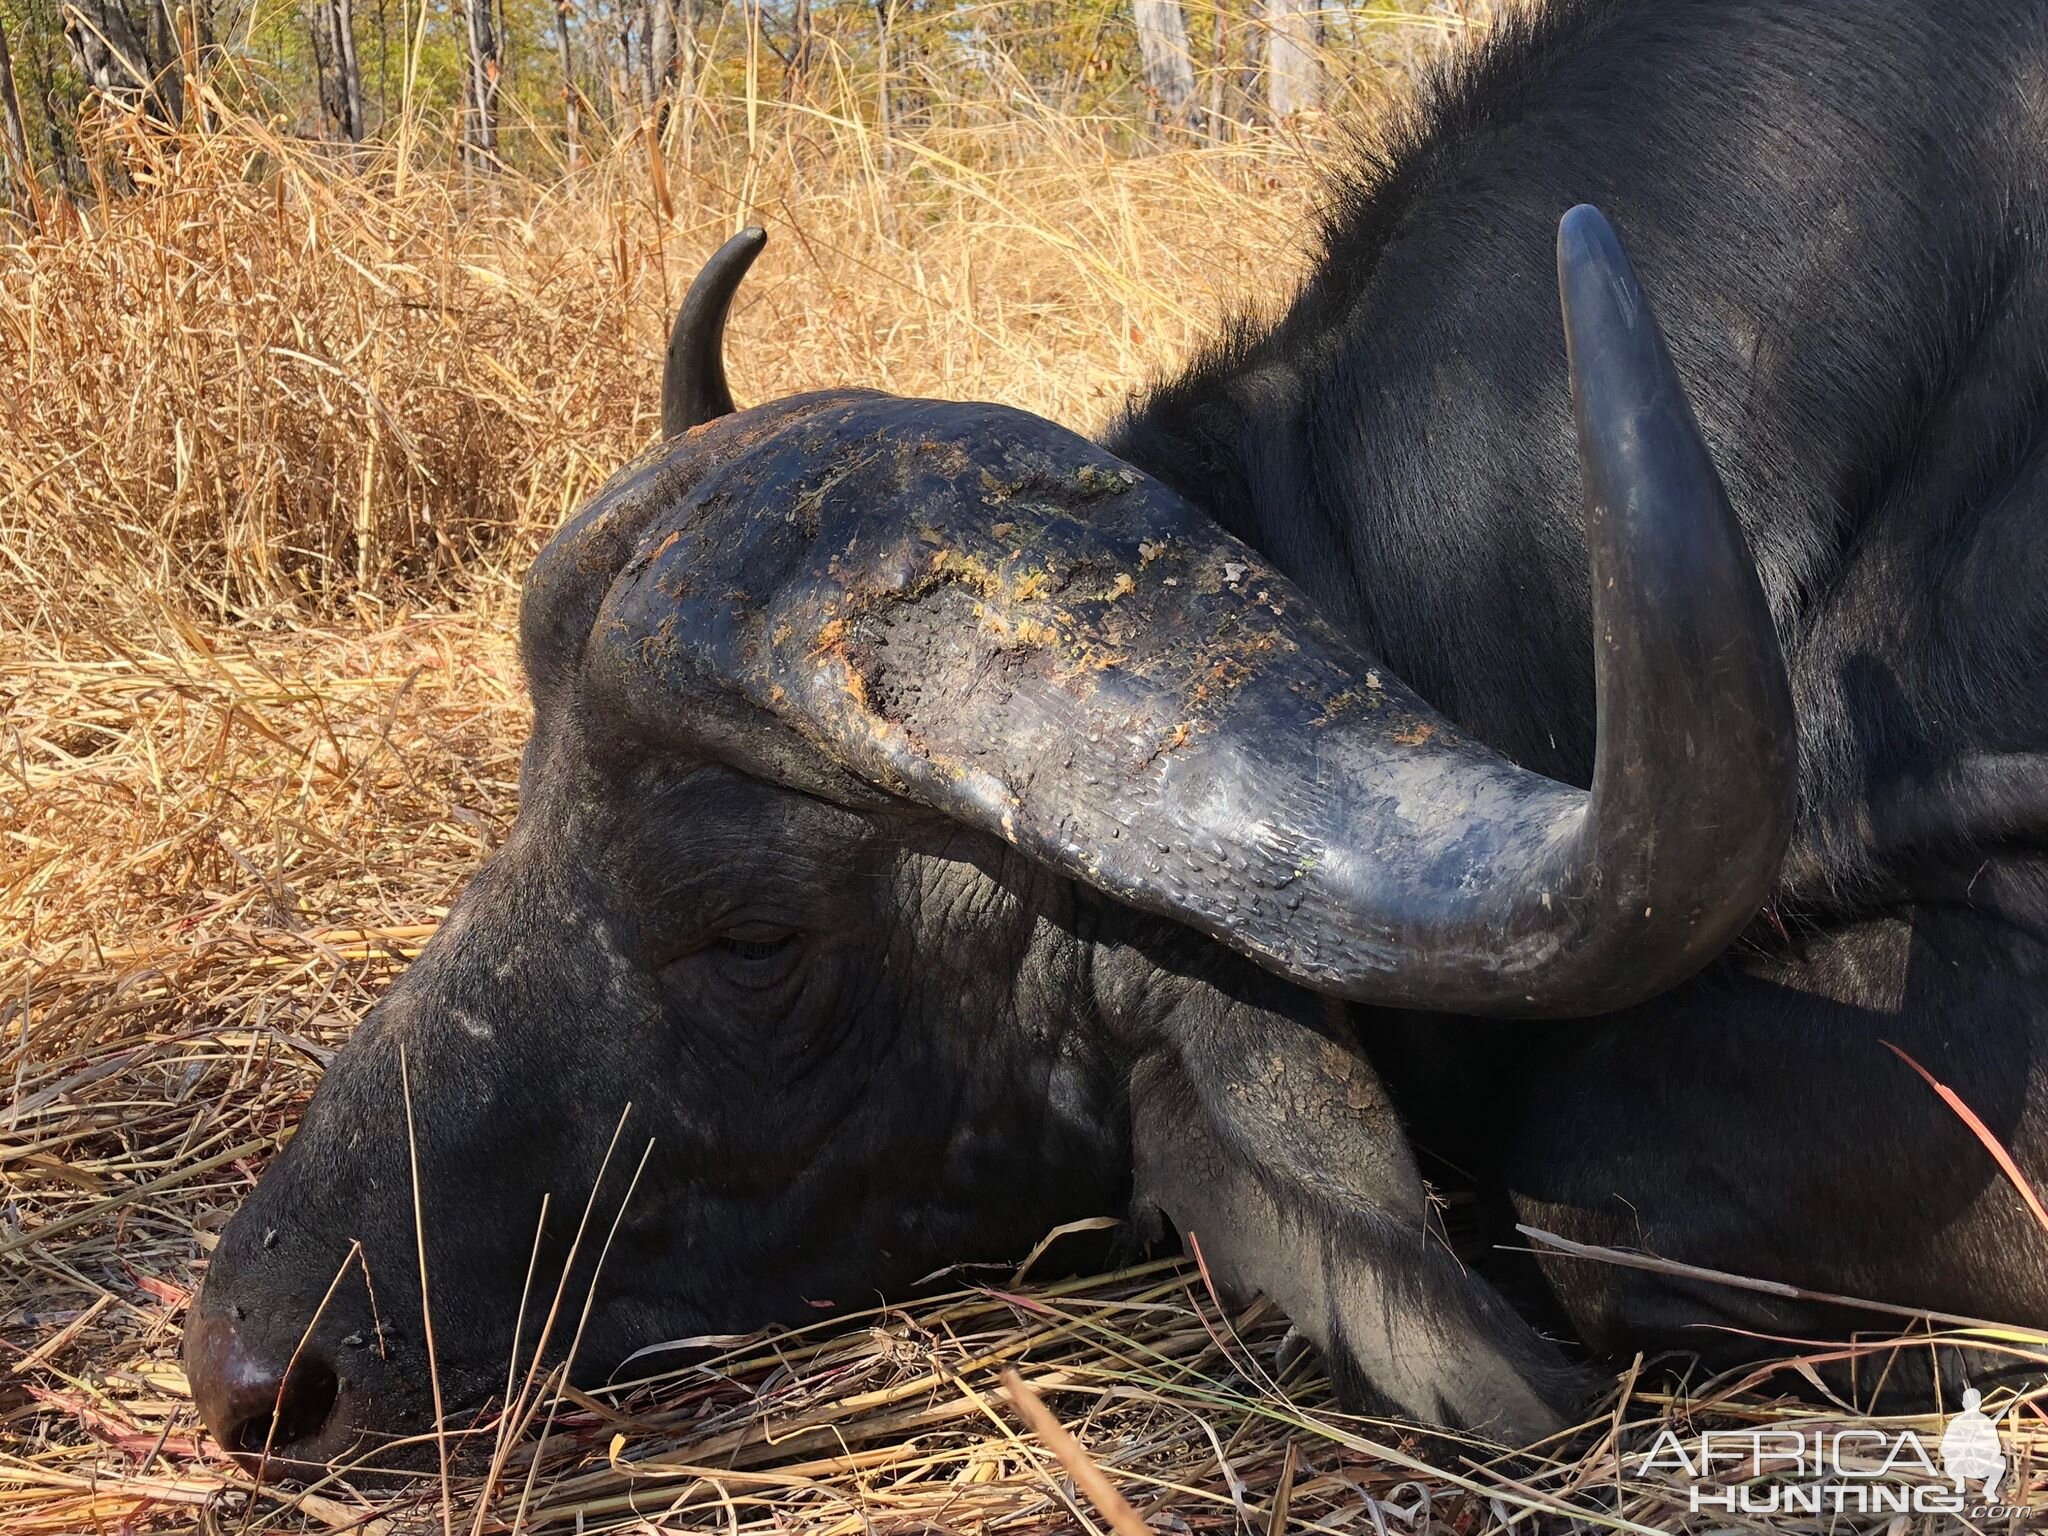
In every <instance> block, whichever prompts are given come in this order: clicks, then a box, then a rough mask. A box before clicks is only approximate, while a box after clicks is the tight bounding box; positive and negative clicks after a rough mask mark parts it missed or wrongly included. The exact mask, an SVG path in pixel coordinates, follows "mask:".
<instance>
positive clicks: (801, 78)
mask: <svg viewBox="0 0 2048 1536" xmlns="http://www.w3.org/2000/svg"><path fill="white" fill-rule="evenodd" d="M790 29H791V32H792V34H793V40H792V42H791V45H790V50H789V68H788V69H787V70H786V71H785V72H784V74H783V76H782V98H783V100H785V101H794V100H796V99H797V98H798V97H800V96H802V95H803V94H804V87H805V86H806V85H807V84H808V83H809V80H810V74H811V44H812V38H813V36H814V33H813V31H812V27H811V0H794V6H793V8H792V11H791V15H790Z"/></svg>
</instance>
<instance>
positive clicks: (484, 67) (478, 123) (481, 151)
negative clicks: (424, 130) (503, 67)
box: [462, 0, 498, 169]
mask: <svg viewBox="0 0 2048 1536" xmlns="http://www.w3.org/2000/svg"><path fill="white" fill-rule="evenodd" d="M462 15H463V19H464V22H465V23H466V25H467V27H468V37H467V43H468V48H469V68H468V75H469V78H468V81H467V82H466V83H467V85H468V95H469V124H468V132H467V134H466V135H465V142H466V143H467V145H468V149H469V155H470V159H471V161H472V162H473V163H474V164H476V165H477V166H479V167H482V168H484V169H493V168H495V167H496V165H497V161H498V29H497V25H496V23H495V21H494V20H493V19H492V15H491V0H462Z"/></svg>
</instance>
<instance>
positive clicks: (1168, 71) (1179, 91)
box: [1131, 0, 1200, 128]
mask: <svg viewBox="0 0 2048 1536" xmlns="http://www.w3.org/2000/svg"><path fill="white" fill-rule="evenodd" d="M1131 13H1132V19H1133V21H1135V22H1136V24H1137V28H1138V57H1139V59H1140V61H1141V66H1142V68H1143V70H1144V77H1145V94H1146V96H1147V97H1148V98H1149V99H1150V101H1151V104H1152V111H1153V113H1154V115H1155V116H1156V117H1157V118H1158V119H1159V120H1160V121H1161V122H1163V123H1166V124H1168V125H1169V126H1171V127H1175V128H1198V127H1200V123H1199V121H1196V120H1193V119H1199V117H1200V112H1199V110H1198V109H1197V108H1196V107H1195V106H1194V95H1195V61H1194V59H1193V58H1192V57H1190V55H1189V53H1188V23H1187V17H1186V16H1184V15H1183V14H1182V13H1181V8H1180V0H1132V5H1131Z"/></svg>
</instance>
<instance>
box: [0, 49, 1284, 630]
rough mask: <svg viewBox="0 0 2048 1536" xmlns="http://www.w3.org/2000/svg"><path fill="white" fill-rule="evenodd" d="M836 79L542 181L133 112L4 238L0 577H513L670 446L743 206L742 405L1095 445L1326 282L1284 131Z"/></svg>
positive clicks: (119, 587) (121, 584) (262, 594)
mask: <svg viewBox="0 0 2048 1536" xmlns="http://www.w3.org/2000/svg"><path fill="white" fill-rule="evenodd" d="M843 84H844V86H845V89H846V91H847V93H848V94H847V98H846V99H844V100H841V101H839V102H836V103H834V102H832V101H830V100H829V99H828V100H826V101H824V102H823V103H820V102H818V101H816V100H815V99H810V100H806V101H805V102H803V103H801V104H798V105H792V104H790V103H786V102H783V101H780V100H773V99H758V98H757V99H742V100H738V101H730V100H719V99H710V100H706V101H704V102H702V103H698V104H697V110H695V111H694V112H692V113H691V114H689V117H688V121H689V122H690V124H691V127H692V132H691V136H690V138H689V140H688V142H687V143H678V142H676V140H677V139H678V137H679V134H678V133H677V132H676V131H675V130H676V129H678V128H679V126H680V125H681V124H682V123H683V122H684V121H685V117H684V114H682V113H680V112H678V113H675V114H673V115H672V116H671V118H670V119H669V122H670V128H671V135H670V142H668V143H667V144H665V145H660V146H655V145H652V144H651V143H650V142H649V141H648V140H647V139H645V138H637V137H636V138H628V139H626V140H625V141H623V142H622V143H620V144H618V145H615V146H614V147H613V148H612V149H611V151H610V152H609V153H608V154H606V155H604V156H603V157H602V158H600V159H598V160H597V161H595V162H594V163H591V164H588V165H586V166H585V167H584V168H583V169H581V170H580V171H579V172H578V173H577V174H575V175H574V176H572V177H566V178H563V179H559V180H555V181H552V182H548V183H545V184H543V183H538V182H535V181H531V180H527V179H524V178H521V177H519V176H517V175H515V174H513V173H511V172H506V173H504V174H503V175H501V176H498V177H494V178H485V177H479V176H463V175H460V174H457V173H454V172H452V171H450V170H449V169H448V168H447V167H446V165H445V163H443V161H444V159H445V156H444V153H443V146H444V144H445V140H443V138H442V136H441V135H440V134H438V133H434V134H429V133H426V132H425V131H424V130H422V132H420V133H418V134H412V133H400V134H398V135H395V136H394V137H393V138H392V139H391V140H390V141H389V142H387V143H385V144H383V145H380V146H376V147H371V148H369V149H366V150H364V151H363V152H361V153H360V154H359V155H357V156H354V157H346V156H343V155H342V154H340V153H338V152H337V151H336V150H335V149H334V147H332V146H327V145H316V144H310V143H305V142H301V141H296V140H291V139H287V138H285V137H282V136H280V135H279V134H278V133H276V132H274V131H272V130H271V128H270V127H269V126H268V125H267V124H265V123H263V122H261V121H258V120H255V119H252V118H249V117H247V116H243V115H239V114H236V113H234V112H232V111H229V110H228V109H227V108H226V106H225V104H224V103H222V102H221V101H220V100H219V99H218V97H216V98H215V108H216V117H215V122H214V125H213V126H211V127H207V126H199V127H195V128H194V129H193V130H192V131H189V132H186V133H183V134H180V135H178V136H175V137H169V136H164V135H161V134H156V133H151V132H148V131H145V130H144V129H143V128H142V127H141V126H140V125H138V124H136V123H134V122H132V121H130V122H121V121H116V122H114V123H113V124H112V125H111V127H110V128H109V130H108V132H109V136H108V138H107V139H106V141H105V143H104V145H103V147H104V148H105V149H106V150H107V151H108V152H109V156H110V158H111V159H112V160H113V161H114V162H115V163H117V165H118V168H119V171H120V172H121V173H122V174H124V175H125V176H126V177H127V178H129V179H130V180H132V181H133V182H134V183H135V184H136V186H137V187H138V188H139V189H140V194H139V195H135V196H128V197H117V198H114V199H111V200H110V201H108V202H107V203H106V204H104V205H103V206H102V207H101V208H100V209H98V210H97V211H95V212H93V213H91V214H90V215H85V216H73V217H70V218H68V219H60V220H58V221H57V222H56V228H55V230H54V232H53V233H52V234H50V235H49V236H46V237H40V238H30V239H26V240H21V241H18V242H16V243H13V244H9V245H0V400H4V401H5V402H6V405H5V407H4V409H5V411H6V431H5V434H4V440H0V509H4V510H0V540H4V547H5V550H6V554H5V556H4V569H0V583H4V585H0V596H4V599H5V600H6V601H7V602H8V604H9V605H10V606H12V607H13V608H14V609H15V610H16V614H17V617H22V616H25V615H34V614H37V613H38V612H39V609H40V605H43V604H46V603H50V602H52V601H53V600H59V599H61V602H62V603H65V604H68V603H71V602H74V601H77V600H79V599H80V598H85V599H87V600H88V601H90V602H91V603H92V605H93V606H94V607H95V608H96V609H109V610H112V611H119V610H120V609H122V608H124V607H126V606H128V605H129V604H130V603H132V601H133V600H134V597H135V595H136V594H137V593H150V594H159V595H162V596H165V597H167V598H173V599H175V600H176V601H178V602H179V603H180V604H181V605H182V606H184V607H185V608H187V609H188V610H189V611H192V612H194V613H198V614H203V615H205V616H207V617H209V618H212V619H215V620H224V619H245V618H250V617H254V616H259V615H264V614H268V613H271V612H272V611H273V610H275V609H276V608H278V607H279V606H280V605H291V606H294V607H298V608H302V609H303V608H306V607H308V606H311V607H315V608H326V607H332V606H333V605H335V604H336V603H337V602H340V601H342V600H343V599H347V600H348V601H349V602H354V601H357V600H362V601H365V602H368V603H371V604H373V605H375V604H381V603H391V602H401V601H404V600H405V599H406V598H408V597H410V598H413V599H415V600H416V599H418V598H419V597H421V596H422V595H425V594H431V593H434V592H437V591H439V590H441V589H442V588H443V586H444V584H445V583H446V581H447V580H448V578H450V577H451V576H469V575H475V574H491V575H499V576H502V575H503V574H505V573H507V572H510V571H516V569H517V568H518V567H519V565H520V564H521V563H522V562H523V561H524V559H525V558H527V557H528V556H530V554H531V553H532V551H533V549H534V547H535V546H536V544H537V542H538V541H539V540H540V539H541V538H542V537H544V535H545V533H546V532H547V530H549V529H551V528H553V527H554V526H556V525H557V524H558V523H560V522H561V521H562V520H563V519H564V518H565V517H566V516H567V515H568V514H569V513H570V512H571V511H573V509H574V508H575V507H576V506H577V505H578V503H579V502H580V501H581V500H582V499H583V498H584V497H585V496H586V495H587V494H588V493H589V492H590V491H591V490H592V489H593V488H594V487H595V486H596V485H597V484H599V483H600V482H601V481H602V480H603V479H604V477H605V476H606V475H607V474H608V473H609V472H610V471H611V469H613V468H614V467H616V466H617V465H618V464H619V463H620V462H622V461H623V460H624V459H625V458H626V457H627V456H629V455H630V454H631V453H633V452H635V451H637V450H638V449H639V448H640V447H642V446H644V445H645V444H646V442H647V441H648V440H650V438H651V437H652V436H653V434H654V431H655V424H656V398H655V397H656V392H657V383H656V377H657V365H658V360H659V356H660V349H661V341H662V338H663V336H664V335H665V332H666V326H667V322H668V319H669V317H670V316H671V314H672V312H673V309H674V306H675V304H676V302H677V300H678V299H679V298H680V296H681V293H682V290H683V288H684V287H685V286H686V285H687V283H688V281H689V279H690V277H691V275H692V273H693V272H694V270H695V267H696V264H697V263H698V262H699V261H700V260H701V259H702V258H703V256H704V255H706V254H707V253H708V252H709V251H710V250H711V249H712V248H713V247H715V246H716V244H717V243H718V242H719V241H720V240H721V239H722V238H724V236H725V235H727V234H729V233H731V231H732V230H733V229H734V228H735V227H737V226H738V225H739V224H740V223H743V222H746V221H758V222H760V223H762V224H764V225H766V226H767V228H768V229H769V231H770V235H771V243H770V245H769V249H768V252H767V254H766V256H765V257H764V259H763V261H762V263H761V265H760V267H759V269H758V270H757V272H756V274H755V276H754V277H753V278H752V280H751V281H750V282H749V284H748V287H747V289H746V292H745V295H744V297H743V299H742V301H741V304H740V306H739V308H738V311H737V313H736V314H735V316H734V319H733V324H732V330H731V347H730V351H731V357H732V373H733V377H734V383H735V388H736V389H737V390H738V391H739V392H740V393H741V394H742V395H744V396H745V397H747V398H762V397H767V396H773V395H777V394H783V393H788V392H791V391H794V390H800V389H807V388H815V387H819V386H824V385H831V384H840V383H848V382H858V383H863V384H873V385H877V386H879V387H882V388H885V389H890V390H894V391H898V392H901V393H911V394H916V393H929V394H941V395H979V396H987V397H994V398H1001V399H1004V400H1007V401H1011V402H1014V403H1016V404H1020V405H1024V406H1027V407H1029V408H1031V409H1034V410H1037V411H1041V412H1043V413H1045V414H1048V415H1052V416H1056V417H1059V418H1061V419H1063V420H1067V421H1070V422H1073V423H1075V424H1077V425H1080V426H1083V427H1084V428H1085V427H1087V426H1089V425H1092V424H1093V423H1095V422H1097V421H1099V420H1100V419H1101V418H1102V417H1103V415H1104V414H1105V413H1106V411H1107V410H1108V409H1109V408H1110V407H1111V406H1112V405H1113V404H1114V403H1115V402H1116V400H1117V399H1118V398H1119V397H1120V395H1121V393H1122V392H1123V391H1124V390H1126V389H1127V388H1129V387H1131V386H1132V385H1133V384H1135V383H1138V382H1141V381H1143V380H1144V379H1145V378H1146V377H1147V376H1148V375H1149V374H1151V373H1153V372H1155V371H1157V370H1158V369H1160V368H1162V367H1164V366H1166V365H1168V364H1169V363H1170V362H1171V361H1172V360H1173V359H1174V358H1176V357H1178V356H1181V355H1183V354H1184V353H1185V352H1186V351H1187V350H1188V349H1189V348H1190V347H1192V346H1193V345H1195V344H1197V343H1198V342H1199V341H1200V339H1201V338H1202V337H1203V336H1205V335H1206V334H1208V333H1210V332H1211V331H1212V330H1213V329H1214V327H1215V325H1216V323H1217V320H1218V317H1219V315H1220V314H1221V313H1222V312H1223V311H1224V310H1225V309H1226V307H1227V306H1229V305H1231V304H1233V303H1236V302H1238V301H1240V300H1242V299H1244V298H1247V297H1249V298H1253V299H1257V300H1268V299H1270V298H1271V297H1272V296H1274V295H1276V294H1279V293H1282V292H1284V291H1285V289H1286V287H1287V285H1288V283H1289V281H1290V278H1291V276H1292V274H1293V272H1294V271H1295V269H1296V268H1297V266H1298V265H1299V262H1300V259H1301V242H1300V239H1299V234H1300V230H1301V226H1302V221H1303V213H1304V207H1305V201H1306V197H1307V193H1308V189H1309V187H1310V183H1311V176H1310V172H1309V169H1308V167H1307V165H1306V163H1305V160H1304V158H1303V156H1302V155H1301V154H1300V153H1298V152H1297V147H1296V146H1295V145H1294V144H1293V143H1291V142H1290V141H1289V140H1288V139H1285V138H1279V137H1260V138H1258V139H1255V140H1251V141H1248V142H1243V143H1239V144H1235V145H1232V146H1230V147H1228V148H1219V147H1215V146H1198V145H1194V144H1182V145H1181V146H1179V147H1178V148H1169V149H1166V150H1164V151H1162V152H1159V153H1149V154H1143V155H1138V156H1132V155H1130V154H1128V153H1125V152H1124V150H1123V149H1122V148H1121V147H1120V144H1121V143H1124V142H1128V141H1129V140H1130V138H1131V131H1130V125H1129V124H1119V123H1115V122H1108V121H1094V122H1091V121H1086V120H1074V119H1067V118H1058V117H1053V116H1049V115H1038V114H1015V115H1012V116H1010V117H1009V118H1008V119H1007V120H1001V121H989V120H986V115H985V114H971V113H967V112H962V113H958V114H954V115H953V116H952V117H951V118H950V119H949V120H948V122H947V125H946V126H944V127H941V128H935V129H929V130H927V131H925V132H923V133H922V134H920V135H919V136H917V137H915V138H901V137H899V138H895V139H892V140H890V141H888V142H886V143H885V142H882V141H880V140H878V138H877V136H876V134H875V133H874V131H873V130H872V129H871V127H870V126H869V124H868V122H867V120H866V118H865V117H864V116H863V115H862V110H861V102H860V100H859V92H858V91H857V90H856V88H855V85H854V83H853V82H850V81H848V82H843ZM41 612H42V617H43V618H45V619H50V620H54V619H56V618H57V617H58V614H57V612H56V611H55V610H54V609H50V610H42V611H41ZM51 627H53V628H55V627H60V626H58V625H55V624H54V623H53V624H52V626H51Z"/></svg>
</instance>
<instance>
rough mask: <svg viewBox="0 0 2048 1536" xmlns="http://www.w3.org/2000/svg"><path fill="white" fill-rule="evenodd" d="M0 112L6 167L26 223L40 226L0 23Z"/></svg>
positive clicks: (31, 167)
mask: <svg viewBox="0 0 2048 1536" xmlns="http://www.w3.org/2000/svg"><path fill="white" fill-rule="evenodd" d="M0 114H4V115H5V117H6V119H7V169H8V174H9V175H10V176H11V177H12V178H13V180H14V183H15V185H16V186H18V187H19V188H20V189H21V192H20V196H21V204H22V209H23V211H24V212H26V213H27V215H28V219H29V223H30V224H31V225H32V226H33V227H35V228H37V229H40V228H42V224H43V209H42V198H41V197H40V196H38V195H37V192H36V167H35V162H34V161H32V160H30V159H29V157H28V129H27V127H26V126H25V125H24V124H23V123H22V120H21V98H20V97H19V96H18V95H16V94H15V91H14V56H13V55H12V54H10V53H9V52H8V51H7V28H6V26H5V25H4V24H0Z"/></svg>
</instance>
